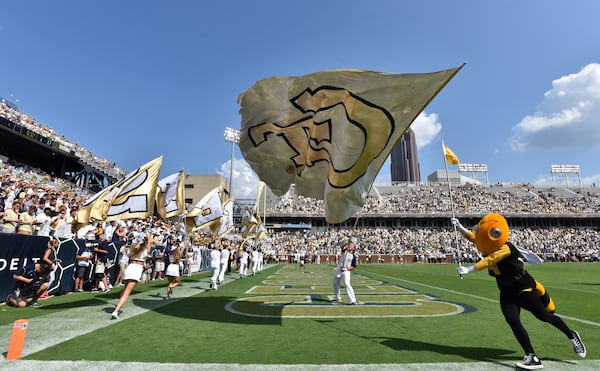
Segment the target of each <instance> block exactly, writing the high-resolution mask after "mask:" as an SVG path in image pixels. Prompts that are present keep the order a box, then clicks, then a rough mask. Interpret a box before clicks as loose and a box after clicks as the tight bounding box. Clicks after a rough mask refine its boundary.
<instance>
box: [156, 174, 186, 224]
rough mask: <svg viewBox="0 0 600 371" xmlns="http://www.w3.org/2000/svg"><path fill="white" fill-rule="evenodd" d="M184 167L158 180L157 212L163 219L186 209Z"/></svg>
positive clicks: (179, 213) (181, 212)
mask: <svg viewBox="0 0 600 371" xmlns="http://www.w3.org/2000/svg"><path fill="white" fill-rule="evenodd" d="M184 180H185V175H184V171H183V169H182V170H180V171H179V172H178V173H175V174H171V175H169V176H167V177H165V178H163V179H160V180H159V181H158V184H157V186H156V212H157V213H158V215H159V216H160V218H161V219H168V218H171V217H173V216H177V215H181V214H183V212H184V211H185V199H184V194H183V183H184Z"/></svg>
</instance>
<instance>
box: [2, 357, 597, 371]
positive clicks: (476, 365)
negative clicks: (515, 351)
mask: <svg viewBox="0 0 600 371" xmlns="http://www.w3.org/2000/svg"><path fill="white" fill-rule="evenodd" d="M542 362H543V364H544V366H545V367H546V368H547V369H549V370H557V371H571V370H574V369H576V370H578V371H580V370H581V371H588V370H590V371H592V370H594V371H595V370H598V369H600V360H584V361H582V360H576V361H545V360H543V359H542ZM7 363H10V370H11V371H30V370H38V369H43V370H44V371H64V370H65V369H76V370H98V371H105V370H114V371H123V370H135V371H144V370H147V371H154V370H158V371H163V370H164V371H172V370H211V371H229V370H240V371H280V370H285V371H290V370H292V371H295V370H298V371H300V370H302V371H305V370H309V371H312V370H314V371H320V370H334V371H348V370H351V371H388V370H389V371H392V370H393V371H397V370H413V371H426V370H427V371H430V370H442V371H465V370H466V371H471V370H472V371H480V370H486V371H506V370H510V369H514V368H515V365H514V363H509V362H465V363H462V362H453V363H398V364H389V363H386V364H345V365H342V364H340V365H327V364H308V365H306V364H305V365H275V364H274V365H246V364H238V363H226V364H224V363H150V362H114V361H21V360H19V361H9V362H7Z"/></svg>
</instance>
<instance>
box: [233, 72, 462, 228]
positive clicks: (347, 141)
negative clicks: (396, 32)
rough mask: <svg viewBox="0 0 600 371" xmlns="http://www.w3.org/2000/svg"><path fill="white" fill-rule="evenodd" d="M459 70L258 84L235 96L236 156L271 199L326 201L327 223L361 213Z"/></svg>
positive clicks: (331, 75)
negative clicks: (398, 148) (397, 149)
mask: <svg viewBox="0 0 600 371" xmlns="http://www.w3.org/2000/svg"><path fill="white" fill-rule="evenodd" d="M461 68H462V66H460V67H457V68H452V69H448V70H444V71H439V72H432V73H420V74H389V73H381V72H374V71H364V70H331V71H321V72H316V73H313V74H310V75H306V76H299V77H285V76H277V77H270V78H266V79H264V80H260V81H258V82H257V83H255V84H254V85H253V86H252V87H251V88H250V89H248V90H247V91H246V92H244V93H242V94H241V95H240V97H239V98H238V102H239V103H240V114H241V116H242V123H241V137H240V144H239V147H240V150H241V151H242V154H243V155H244V158H245V159H246V161H247V162H248V163H249V164H250V166H251V167H252V169H253V170H254V171H255V172H256V174H257V175H258V176H259V178H260V179H261V180H262V181H264V182H265V183H266V184H267V185H268V186H269V188H271V190H272V191H273V193H274V194H276V195H278V196H281V195H283V194H284V193H285V192H287V190H288V189H289V187H290V185H291V184H295V185H296V187H295V188H296V192H297V193H298V194H301V195H304V196H308V197H313V198H317V199H322V200H324V204H325V218H326V220H327V222H328V223H340V222H343V221H344V220H346V219H348V218H350V217H352V215H354V213H356V212H357V211H359V210H360V208H361V207H362V205H363V202H364V201H363V200H364V199H365V198H366V196H367V194H368V192H369V190H370V188H371V185H372V184H373V181H374V180H375V177H376V176H377V173H378V172H379V170H380V169H381V166H382V165H383V163H384V162H385V160H386V158H387V157H388V155H389V153H390V152H391V150H392V149H393V148H394V146H395V145H396V144H397V142H398V141H399V140H400V139H401V137H402V134H403V133H404V131H405V130H406V129H407V128H408V127H409V126H410V124H411V123H412V122H413V120H414V119H415V118H416V117H417V116H418V115H419V113H420V112H421V111H422V110H423V109H424V108H425V107H426V106H427V104H428V103H429V102H430V101H431V100H432V99H433V98H434V97H435V95H436V94H437V93H438V92H440V90H441V89H442V88H443V87H444V86H445V85H446V84H447V83H448V81H450V79H451V78H452V77H453V76H454V75H455V74H456V73H457V72H458V71H459V70H460V69H461Z"/></svg>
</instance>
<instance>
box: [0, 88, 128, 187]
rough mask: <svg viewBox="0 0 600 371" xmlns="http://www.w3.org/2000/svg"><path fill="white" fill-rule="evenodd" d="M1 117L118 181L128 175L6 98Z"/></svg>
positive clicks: (0, 109) (2, 100)
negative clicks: (21, 109) (49, 140)
mask: <svg viewBox="0 0 600 371" xmlns="http://www.w3.org/2000/svg"><path fill="white" fill-rule="evenodd" d="M0 117H4V118H5V119H7V120H9V121H11V122H13V123H15V124H18V125H20V126H22V127H24V128H27V129H28V130H31V131H32V132H34V133H37V134H40V135H41V136H43V137H45V138H48V139H51V140H52V141H53V142H55V143H58V144H59V146H58V147H59V148H60V149H61V150H63V151H65V152H67V153H73V154H75V155H76V156H78V157H79V158H81V159H82V160H83V161H84V162H86V163H87V164H88V165H90V166H92V167H94V168H96V169H99V170H102V171H103V172H104V173H105V174H108V175H111V176H112V177H114V178H116V179H118V178H122V177H123V176H125V175H126V174H127V172H126V171H125V170H124V169H121V168H120V167H118V166H117V165H116V164H115V163H112V162H110V161H108V160H106V159H104V158H101V157H99V156H96V155H95V154H93V153H92V152H91V151H89V150H88V149H86V148H85V147H83V146H81V145H79V144H77V143H75V142H73V141H71V140H69V139H67V138H66V137H65V136H63V135H60V134H58V133H57V132H56V131H55V130H54V129H53V128H51V127H49V126H47V125H44V124H43V123H41V122H39V121H37V120H36V119H35V118H33V117H31V116H30V115H28V114H26V113H24V112H21V111H19V110H18V109H17V108H15V107H14V106H13V105H11V104H9V102H7V101H6V100H5V99H4V98H2V99H1V100H0Z"/></svg>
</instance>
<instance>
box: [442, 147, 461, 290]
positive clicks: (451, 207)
mask: <svg viewBox="0 0 600 371" xmlns="http://www.w3.org/2000/svg"><path fill="white" fill-rule="evenodd" d="M442 155H443V156H444V166H445V167H446V179H447V180H448V193H449V194H450V210H451V212H452V218H454V217H455V215H456V213H455V211H454V200H453V199H452V186H451V185H450V174H448V160H447V158H446V145H445V144H444V141H442ZM452 227H453V228H454V243H455V244H456V259H457V261H458V266H459V267H461V266H462V264H461V261H460V247H459V243H460V241H459V240H458V234H457V233H456V232H457V230H456V225H454V224H453V225H452ZM458 277H459V278H460V279H461V280H462V279H463V276H462V274H460V273H459V274H458Z"/></svg>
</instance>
